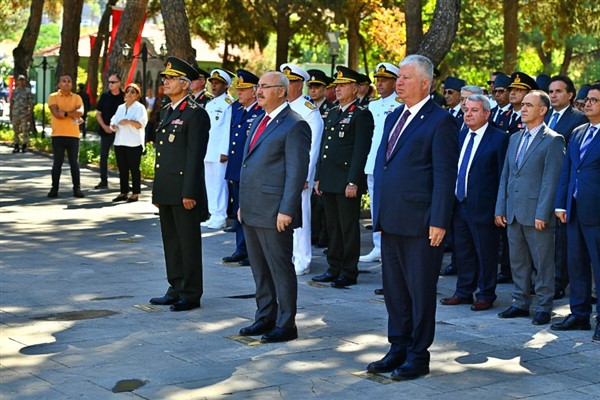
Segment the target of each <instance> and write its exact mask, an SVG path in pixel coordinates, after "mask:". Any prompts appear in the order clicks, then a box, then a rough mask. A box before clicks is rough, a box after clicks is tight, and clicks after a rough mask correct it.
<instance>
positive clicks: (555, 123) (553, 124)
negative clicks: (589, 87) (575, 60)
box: [544, 75, 588, 299]
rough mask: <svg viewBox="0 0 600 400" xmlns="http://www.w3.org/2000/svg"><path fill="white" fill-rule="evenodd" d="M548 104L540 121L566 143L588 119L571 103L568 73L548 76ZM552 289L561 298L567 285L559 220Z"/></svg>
mask: <svg viewBox="0 0 600 400" xmlns="http://www.w3.org/2000/svg"><path fill="white" fill-rule="evenodd" d="M548 91H549V95H550V104H552V109H551V110H550V111H548V113H546V118H544V122H545V123H546V125H548V126H549V127H550V129H552V130H554V131H556V132H557V133H560V134H561V135H563V136H564V138H565V141H566V142H567V143H569V138H570V137H571V132H572V131H573V129H575V128H577V127H578V126H580V125H583V124H585V123H586V122H588V119H587V117H586V116H585V114H584V113H582V112H581V111H579V110H577V109H576V108H574V107H573V106H572V103H573V100H574V99H575V95H576V94H577V92H576V91H575V85H574V84H573V81H572V80H571V78H569V77H568V76H563V75H556V76H553V77H552V78H551V79H550V84H549V89H548ZM554 234H555V245H556V249H555V256H554V263H555V267H556V270H555V273H556V277H555V289H554V299H561V298H563V297H564V295H565V289H566V287H567V285H568V284H569V274H568V270H567V226H566V225H565V224H563V223H561V222H560V220H559V221H557V223H556V229H555V232H554Z"/></svg>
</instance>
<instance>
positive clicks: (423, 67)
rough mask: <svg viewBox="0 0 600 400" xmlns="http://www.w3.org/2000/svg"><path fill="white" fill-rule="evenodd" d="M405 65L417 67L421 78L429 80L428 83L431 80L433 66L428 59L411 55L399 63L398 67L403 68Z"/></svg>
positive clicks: (418, 55)
mask: <svg viewBox="0 0 600 400" xmlns="http://www.w3.org/2000/svg"><path fill="white" fill-rule="evenodd" d="M405 65H414V66H415V67H417V70H418V71H419V74H420V75H421V77H423V78H426V79H429V81H432V80H433V64H432V63H431V60H430V59H429V58H427V57H425V56H422V55H420V54H411V55H409V56H406V57H405V58H404V60H402V61H401V62H400V65H399V66H400V67H403V66H405Z"/></svg>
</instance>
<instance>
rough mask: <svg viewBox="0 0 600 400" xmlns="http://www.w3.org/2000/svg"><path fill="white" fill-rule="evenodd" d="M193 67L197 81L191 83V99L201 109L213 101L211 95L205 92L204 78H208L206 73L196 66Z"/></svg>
mask: <svg viewBox="0 0 600 400" xmlns="http://www.w3.org/2000/svg"><path fill="white" fill-rule="evenodd" d="M193 67H195V70H196V71H197V72H198V79H194V80H193V81H192V87H191V90H192V98H193V99H194V101H195V102H196V103H198V104H199V105H200V106H201V107H203V108H206V103H208V102H209V101H211V100H212V99H213V95H212V94H210V93H208V92H207V91H206V78H208V72H206V71H205V70H203V69H202V68H200V67H199V66H198V65H193Z"/></svg>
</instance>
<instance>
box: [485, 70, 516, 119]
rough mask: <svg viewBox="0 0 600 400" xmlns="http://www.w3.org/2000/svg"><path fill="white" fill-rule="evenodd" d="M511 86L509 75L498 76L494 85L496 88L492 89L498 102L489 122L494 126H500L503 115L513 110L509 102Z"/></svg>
mask: <svg viewBox="0 0 600 400" xmlns="http://www.w3.org/2000/svg"><path fill="white" fill-rule="evenodd" d="M509 85H510V77H509V76H508V75H505V74H498V75H496V78H495V79H494V83H493V86H494V88H493V89H492V97H493V99H494V100H495V101H496V106H495V107H492V110H491V111H490V119H489V120H488V122H489V123H490V124H492V125H493V126H498V122H499V121H500V117H501V116H502V114H505V113H507V112H508V111H509V110H510V108H511V105H510V102H509V101H508V94H509V90H508V86H509ZM490 88H491V86H490Z"/></svg>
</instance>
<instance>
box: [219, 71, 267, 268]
mask: <svg viewBox="0 0 600 400" xmlns="http://www.w3.org/2000/svg"><path fill="white" fill-rule="evenodd" d="M237 77H238V82H237V85H236V89H237V93H238V99H237V100H236V101H235V102H234V103H233V104H232V105H231V110H232V112H231V133H230V138H229V153H227V154H228V160H227V170H226V171H225V179H226V180H227V181H229V183H230V184H231V186H230V188H231V198H232V200H233V211H234V213H235V214H236V215H237V210H238V207H239V204H240V170H241V168H242V158H243V156H244V146H245V144H246V139H247V138H248V131H249V130H250V126H251V125H252V122H253V121H254V120H255V119H256V118H258V117H260V116H262V115H263V114H264V110H263V109H262V108H261V107H260V106H259V105H258V103H257V102H256V86H257V85H258V76H256V75H254V74H253V73H251V72H249V71H246V70H245V69H238V70H237ZM231 231H233V232H235V245H236V247H235V251H234V253H233V254H232V255H230V256H227V257H223V261H224V262H226V263H240V265H244V266H247V265H250V261H249V260H248V251H247V249H246V239H245V238H244V229H243V228H242V224H240V222H239V221H238V220H237V218H236V219H235V221H234V222H233V226H232V229H231Z"/></svg>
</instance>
